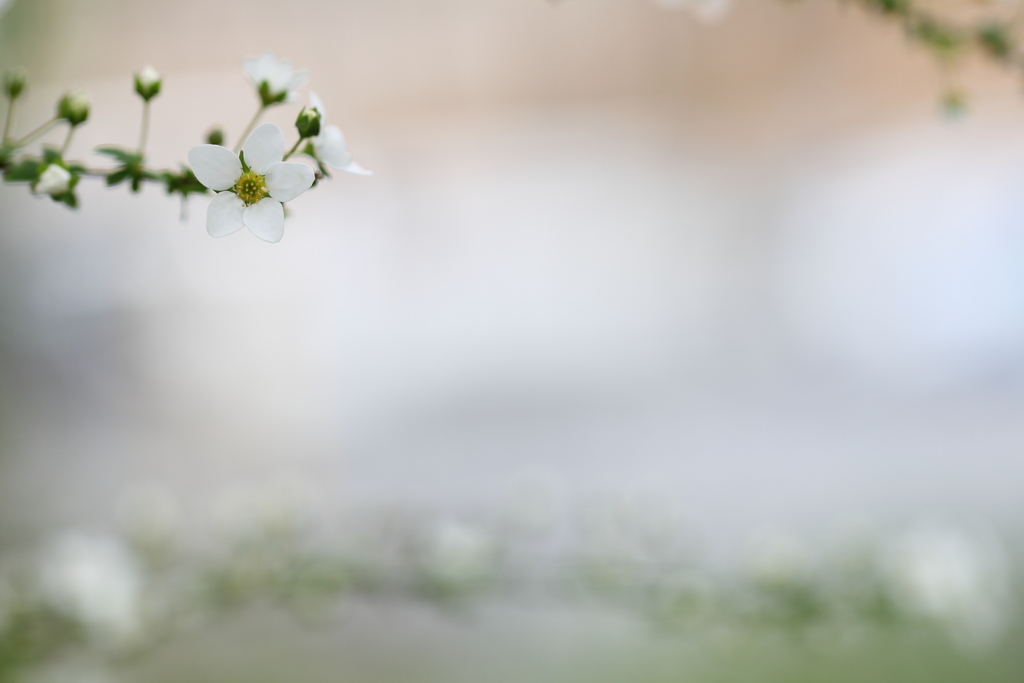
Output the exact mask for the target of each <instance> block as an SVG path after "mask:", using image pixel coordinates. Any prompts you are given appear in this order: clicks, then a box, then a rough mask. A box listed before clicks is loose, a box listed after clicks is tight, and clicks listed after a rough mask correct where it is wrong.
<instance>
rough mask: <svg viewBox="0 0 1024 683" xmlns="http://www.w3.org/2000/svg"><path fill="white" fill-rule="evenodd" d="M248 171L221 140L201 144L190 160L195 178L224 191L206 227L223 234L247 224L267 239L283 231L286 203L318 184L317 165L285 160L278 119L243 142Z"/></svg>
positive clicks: (210, 211) (216, 234) (213, 204)
mask: <svg viewBox="0 0 1024 683" xmlns="http://www.w3.org/2000/svg"><path fill="white" fill-rule="evenodd" d="M242 155H243V158H244V159H245V163H246V165H247V166H248V167H249V171H248V172H245V169H243V168H242V163H241V161H240V160H239V157H237V156H235V153H234V152H232V151H231V150H230V149H228V148H227V147H221V146H220V145H196V146H195V147H193V148H192V149H191V150H189V153H188V163H189V165H191V166H192V171H193V172H194V173H195V174H196V178H197V179H198V180H199V182H201V183H202V184H203V185H205V186H206V187H208V188H210V189H211V190H214V191H215V192H218V193H219V194H218V195H217V196H216V197H214V198H213V201H212V202H210V208H209V209H207V211H206V231H207V232H209V233H210V235H211V236H213V237H223V236H225V235H230V234H231V233H233V232H237V231H239V230H241V229H242V227H243V226H244V227H247V228H249V230H250V231H252V234H254V235H256V236H257V237H259V238H260V239H263V240H266V241H267V242H277V241H278V240H280V239H281V236H282V235H284V207H282V206H281V203H282V202H289V201H291V200H293V199H295V198H296V197H298V196H299V195H300V194H302V193H303V192H305V191H306V190H308V189H309V188H310V187H312V185H313V180H314V178H315V175H314V173H313V169H311V168H310V167H309V166H306V165H305V164H298V163H292V162H286V161H282V160H281V159H282V158H283V157H284V133H282V132H281V129H280V128H278V127H277V125H276V124H273V123H264V124H263V125H262V126H260V127H259V128H257V129H256V130H254V131H253V132H252V134H251V135H249V137H248V138H247V139H246V141H245V145H243V147H242Z"/></svg>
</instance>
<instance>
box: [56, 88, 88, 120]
mask: <svg viewBox="0 0 1024 683" xmlns="http://www.w3.org/2000/svg"><path fill="white" fill-rule="evenodd" d="M57 118H59V119H64V120H66V121H67V122H68V123H70V124H71V125H72V126H77V125H80V124H82V123H85V120H86V119H87V118H89V96H88V95H86V94H85V93H84V92H82V91H81V90H77V91H75V92H69V93H66V94H65V95H64V97H62V98H60V102H58V103H57Z"/></svg>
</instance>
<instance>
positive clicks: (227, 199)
mask: <svg viewBox="0 0 1024 683" xmlns="http://www.w3.org/2000/svg"><path fill="white" fill-rule="evenodd" d="M244 210H245V202H243V201H242V200H241V199H239V198H238V197H237V196H236V195H235V193H234V192H221V193H220V194H218V195H217V196H216V197H214V198H213V201H212V202H210V207H209V208H208V209H206V232H208V233H210V236H211V237H224V236H225V235H230V234H231V233H233V232H238V231H239V230H241V229H242V226H243V225H244V224H243V223H242V212H243V211H244Z"/></svg>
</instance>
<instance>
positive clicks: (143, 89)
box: [135, 66, 163, 102]
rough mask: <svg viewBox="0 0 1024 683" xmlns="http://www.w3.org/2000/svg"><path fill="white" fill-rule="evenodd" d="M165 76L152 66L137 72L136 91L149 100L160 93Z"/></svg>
mask: <svg viewBox="0 0 1024 683" xmlns="http://www.w3.org/2000/svg"><path fill="white" fill-rule="evenodd" d="M162 84H163V77H162V76H161V75H160V74H159V73H158V72H157V70H156V69H154V68H153V67H151V66H146V67H145V68H143V69H142V71H140V72H139V73H137V74H135V92H137V93H138V94H139V96H140V97H141V98H142V99H144V100H146V101H147V102H148V101H149V100H151V99H153V98H154V97H156V96H157V95H158V94H159V93H160V86H161V85H162Z"/></svg>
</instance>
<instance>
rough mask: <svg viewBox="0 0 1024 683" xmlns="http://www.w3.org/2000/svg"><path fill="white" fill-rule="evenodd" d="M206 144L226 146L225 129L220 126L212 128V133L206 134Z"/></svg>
mask: <svg viewBox="0 0 1024 683" xmlns="http://www.w3.org/2000/svg"><path fill="white" fill-rule="evenodd" d="M206 142H207V143H209V144H211V145H223V144H224V129H223V128H221V127H220V126H217V127H216V128H211V129H210V132H209V133H207V134H206Z"/></svg>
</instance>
